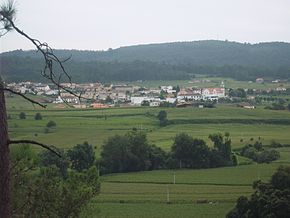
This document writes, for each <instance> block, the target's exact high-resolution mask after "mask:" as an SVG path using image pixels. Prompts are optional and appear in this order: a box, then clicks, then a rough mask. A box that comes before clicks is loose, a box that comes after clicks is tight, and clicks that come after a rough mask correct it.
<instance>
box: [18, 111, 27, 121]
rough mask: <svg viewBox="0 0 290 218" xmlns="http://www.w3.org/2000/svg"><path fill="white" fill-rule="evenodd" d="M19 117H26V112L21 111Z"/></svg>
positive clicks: (22, 118)
mask: <svg viewBox="0 0 290 218" xmlns="http://www.w3.org/2000/svg"><path fill="white" fill-rule="evenodd" d="M19 119H21V120H24V119H26V114H25V113H24V112H21V113H20V114H19Z"/></svg>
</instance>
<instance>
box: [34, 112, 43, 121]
mask: <svg viewBox="0 0 290 218" xmlns="http://www.w3.org/2000/svg"><path fill="white" fill-rule="evenodd" d="M34 119H35V120H42V115H41V113H36V114H35V116H34Z"/></svg>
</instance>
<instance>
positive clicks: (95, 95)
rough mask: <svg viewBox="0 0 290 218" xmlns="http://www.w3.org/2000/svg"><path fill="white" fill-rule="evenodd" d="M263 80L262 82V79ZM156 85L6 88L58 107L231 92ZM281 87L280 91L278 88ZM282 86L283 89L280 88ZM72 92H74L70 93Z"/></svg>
mask: <svg viewBox="0 0 290 218" xmlns="http://www.w3.org/2000/svg"><path fill="white" fill-rule="evenodd" d="M261 81H262V78H258V79H257V80H256V83H261ZM262 82H263V81H262ZM191 83H193V82H192V81H190V82H189V86H187V87H179V86H170V85H169V86H159V87H158V88H146V87H142V86H137V85H131V84H102V83H100V82H96V83H82V84H77V83H62V84H60V85H61V87H64V88H65V90H71V92H70V91H65V90H64V89H62V90H59V89H58V87H56V86H55V85H53V84H45V83H34V82H29V81H27V82H19V83H9V84H7V87H9V88H10V89H12V90H14V91H16V92H19V93H21V94H31V95H36V96H43V97H44V98H43V101H45V103H52V104H55V105H58V106H59V107H60V106H61V105H63V104H64V103H67V104H70V105H71V106H72V107H74V108H109V107H120V106H122V107H138V106H150V107H159V106H167V107H168V106H174V107H186V106H196V107H200V108H202V107H204V106H207V105H211V104H213V103H218V102H225V101H227V100H232V99H233V98H232V97H233V95H231V94H232V93H233V92H231V91H232V90H230V89H226V88H225V85H224V82H223V81H222V82H221V83H220V85H219V86H218V87H210V88H198V87H196V86H190V85H191ZM280 89H281V90H280ZM282 89H283V90H282ZM285 90H286V89H285V88H284V87H279V88H277V89H275V90H267V92H273V91H276V92H277V91H282V92H283V91H285ZM242 91H243V92H245V93H250V91H251V92H252V94H253V95H248V96H247V98H248V100H251V99H252V100H253V99H254V98H255V97H256V96H257V93H258V94H259V93H261V90H248V89H244V90H242ZM71 93H74V95H72V94H71ZM243 107H245V108H254V107H253V106H252V105H249V104H248V103H247V104H244V105H243Z"/></svg>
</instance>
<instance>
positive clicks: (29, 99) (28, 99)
mask: <svg viewBox="0 0 290 218" xmlns="http://www.w3.org/2000/svg"><path fill="white" fill-rule="evenodd" d="M0 89H1V88H0ZM3 90H4V91H8V92H11V93H13V94H15V95H19V96H21V97H22V98H24V99H25V100H27V101H29V102H31V103H32V104H37V105H39V106H40V107H43V108H46V105H44V104H41V103H39V102H37V101H34V100H33V99H31V98H29V97H27V96H26V95H24V94H22V93H20V92H16V91H14V90H12V89H9V88H3Z"/></svg>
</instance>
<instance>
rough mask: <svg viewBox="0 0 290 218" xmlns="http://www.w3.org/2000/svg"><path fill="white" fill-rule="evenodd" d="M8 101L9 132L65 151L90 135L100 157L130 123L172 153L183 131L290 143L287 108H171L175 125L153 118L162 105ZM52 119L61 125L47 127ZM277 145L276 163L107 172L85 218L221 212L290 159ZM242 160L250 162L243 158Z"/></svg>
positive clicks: (241, 141) (238, 142) (235, 142)
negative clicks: (41, 104) (98, 105)
mask: <svg viewBox="0 0 290 218" xmlns="http://www.w3.org/2000/svg"><path fill="white" fill-rule="evenodd" d="M7 105H8V114H9V116H10V119H9V134H10V136H11V137H13V138H17V139H35V140H38V141H41V142H44V143H48V144H54V145H56V146H58V147H62V148H64V149H68V148H71V147H72V146H74V145H75V144H77V143H82V142H84V141H88V142H89V143H91V144H93V145H94V146H95V147H96V153H97V155H99V153H100V150H101V145H102V144H103V142H104V141H105V140H106V139H107V138H108V137H109V136H113V135H115V134H124V133H126V132H127V131H130V130H132V128H137V129H139V130H142V131H146V132H147V137H148V140H149V142H150V143H154V144H156V145H157V146H160V147H162V148H163V149H165V150H167V151H168V150H170V147H171V145H172V142H173V138H174V136H175V135H176V134H177V133H180V132H186V133H188V134H190V135H192V136H194V137H197V138H202V139H204V140H206V141H207V143H208V145H209V146H212V144H211V143H210V142H209V139H208V135H209V134H211V133H217V132H222V133H223V132H230V134H231V139H232V146H233V148H240V147H242V146H243V145H245V144H246V143H248V142H250V141H251V138H252V140H253V141H255V140H258V139H259V138H260V140H261V141H262V143H263V144H266V145H268V144H270V143H271V141H272V140H276V141H278V142H280V143H283V144H290V137H289V132H290V112H289V111H273V110H265V109H263V108H257V109H254V110H247V109H242V108H237V107H235V106H232V105H218V106H217V108H213V109H198V108H166V109H164V110H166V111H167V114H168V119H169V121H172V124H171V125H168V126H166V127H162V128H161V127H160V126H159V122H158V120H157V118H156V115H157V114H158V112H159V111H160V110H161V109H160V108H147V107H145V108H112V109H98V110H93V109H86V110H76V109H71V108H65V109H56V108H54V107H53V106H52V105H49V106H48V108H47V109H41V108H39V107H37V106H35V107H33V106H32V105H31V104H29V103H27V102H25V101H24V100H22V99H19V98H18V97H13V98H11V97H10V98H7ZM162 110H163V109H162ZM20 112H25V113H26V115H27V118H26V119H25V120H20V119H19V116H18V115H19V113H20ZM37 112H40V113H41V114H42V116H43V119H42V120H38V121H37V120H34V115H35V114H36V113H37ZM49 120H53V121H55V122H56V124H57V126H56V127H55V128H53V129H51V130H50V131H49V132H48V133H45V126H46V124H47V122H48V121H49ZM279 151H280V152H281V158H280V159H279V160H278V161H276V162H274V163H271V164H258V165H257V164H250V165H240V166H237V167H224V168H216V169H203V170H176V171H173V170H159V171H151V172H138V173H127V174H114V175H105V176H102V177H101V180H102V185H101V193H100V195H99V196H97V197H96V198H94V199H93V201H92V202H91V203H90V205H89V206H88V208H87V209H86V210H85V211H84V213H83V215H82V217H224V216H225V214H226V213H227V212H228V211H229V210H230V209H231V208H232V207H233V206H234V203H235V201H236V199H237V198H238V197H239V196H241V195H246V196H250V194H251V193H252V191H253V190H252V183H253V181H254V180H257V179H262V180H263V181H268V180H269V178H270V176H271V175H272V174H273V172H274V171H275V170H276V169H277V167H278V166H279V165H280V164H288V165H290V148H280V149H279ZM239 162H240V163H244V162H246V161H245V160H244V159H243V158H241V157H239ZM174 175H175V182H176V184H173V183H174ZM168 199H169V202H170V203H167V200H168ZM200 201H205V202H206V203H201V204H200V203H198V202H200Z"/></svg>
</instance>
